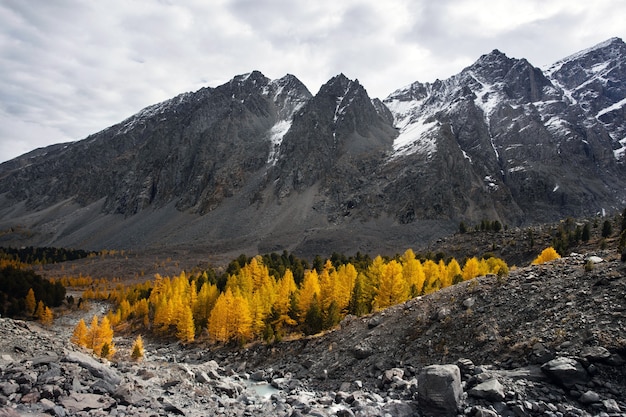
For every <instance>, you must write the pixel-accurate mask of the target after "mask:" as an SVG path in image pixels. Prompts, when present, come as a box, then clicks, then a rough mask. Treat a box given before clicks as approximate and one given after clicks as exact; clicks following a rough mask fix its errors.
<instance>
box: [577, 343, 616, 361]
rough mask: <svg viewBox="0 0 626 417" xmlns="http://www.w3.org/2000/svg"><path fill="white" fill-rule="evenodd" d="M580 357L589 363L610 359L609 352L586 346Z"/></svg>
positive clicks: (602, 348)
mask: <svg viewBox="0 0 626 417" xmlns="http://www.w3.org/2000/svg"><path fill="white" fill-rule="evenodd" d="M580 356H582V357H583V358H585V359H587V360H588V361H589V362H601V361H605V360H607V359H609V358H610V357H611V352H609V351H608V349H606V348H604V347H602V346H588V347H586V348H584V349H583V350H582V352H581V353H580Z"/></svg>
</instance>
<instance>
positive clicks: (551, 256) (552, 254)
mask: <svg viewBox="0 0 626 417" xmlns="http://www.w3.org/2000/svg"><path fill="white" fill-rule="evenodd" d="M560 257H561V255H559V253H558V252H557V251H556V250H555V249H554V248H553V247H552V246H550V247H548V248H545V249H544V250H543V251H541V253H540V254H539V256H537V257H536V258H535V259H534V260H533V262H532V265H538V264H542V263H545V262H549V261H553V260H555V259H559V258H560Z"/></svg>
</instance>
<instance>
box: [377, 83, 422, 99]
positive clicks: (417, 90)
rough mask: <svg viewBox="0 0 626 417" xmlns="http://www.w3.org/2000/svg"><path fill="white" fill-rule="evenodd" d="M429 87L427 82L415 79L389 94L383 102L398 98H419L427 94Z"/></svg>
mask: <svg viewBox="0 0 626 417" xmlns="http://www.w3.org/2000/svg"><path fill="white" fill-rule="evenodd" d="M429 87H430V85H429V84H428V83H426V84H424V83H421V82H419V81H415V82H413V83H411V84H409V85H407V86H404V87H402V88H399V89H397V90H396V91H394V92H393V93H391V94H389V95H388V96H387V98H385V99H384V100H383V102H385V103H387V102H390V101H393V100H399V101H414V100H421V99H423V98H426V97H427V96H428V90H429Z"/></svg>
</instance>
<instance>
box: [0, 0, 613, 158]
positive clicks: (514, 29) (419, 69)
mask: <svg viewBox="0 0 626 417" xmlns="http://www.w3.org/2000/svg"><path fill="white" fill-rule="evenodd" d="M625 22H626V1H623V0H593V1H590V0H549V1H546V0H497V1H494V0H437V1H433V0H315V1H311V0H306V1H300V0H207V1H204V0H190V1H185V0H136V1H135V0H103V1H98V0H28V1H26V0H0V162H1V161H5V160H8V159H11V158H13V157H16V156H18V155H21V154H23V153H25V152H28V151H30V150H33V149H35V148H38V147H41V146H46V145H48V144H52V143H59V142H66V141H73V140H78V139H83V138H84V137H86V136H87V135H89V134H91V133H95V132H97V131H100V130H102V129H104V128H106V127H108V126H110V125H112V124H115V123H117V122H119V121H121V120H123V119H125V118H126V117H128V116H130V115H132V114H134V113H136V112H137V111H139V110H141V109H142V108H144V107H146V106H148V105H150V104H154V103H157V102H159V101H163V100H166V99H168V98H171V97H173V96H175V95H177V94H179V93H182V92H186V91H195V90H198V89H199V88H201V87H205V86H210V87H216V86H218V85H220V84H222V83H224V82H226V81H228V80H230V79H231V78H232V77H233V76H235V75H237V74H243V73H247V72H250V71H252V70H255V69H257V70H260V71H261V72H262V73H263V74H265V76H267V77H269V78H272V79H276V78H280V77H282V76H283V75H285V74H287V73H290V74H294V75H295V76H296V77H298V78H299V79H300V80H301V81H302V82H303V83H304V84H305V85H306V86H307V87H308V88H309V90H310V91H311V92H312V93H313V94H315V93H316V92H317V91H318V90H319V88H320V86H321V85H322V84H323V83H325V82H326V81H328V80H329V79H330V78H331V77H333V76H334V75H337V74H339V73H341V72H343V73H344V74H345V75H346V76H348V77H349V78H351V79H355V78H357V79H359V81H360V82H361V84H362V85H363V86H364V87H365V88H366V89H367V91H368V93H369V94H370V96H371V97H380V98H384V97H386V96H387V95H388V94H389V93H391V92H392V91H394V90H396V89H398V88H400V87H403V86H405V85H407V84H409V83H411V82H413V81H423V82H425V81H431V82H432V81H434V80H435V79H437V78H441V79H444V78H447V77H449V76H451V75H453V74H456V73H458V72H459V71H461V70H462V69H463V68H464V67H466V66H468V65H470V64H471V63H473V62H474V61H475V60H476V59H478V57H479V56H480V55H482V54H485V53H488V52H490V51H491V50H493V49H499V50H501V51H502V52H504V53H505V54H506V55H508V56H509V57H514V58H527V59H528V60H529V61H530V62H531V63H532V64H533V65H535V66H538V67H542V66H544V65H548V64H551V63H553V62H555V61H557V60H559V59H560V58H564V57H566V56H567V55H570V54H572V53H574V52H577V51H579V50H581V49H584V48H588V47H591V46H593V45H595V44H597V43H599V42H602V41H604V40H606V39H608V38H610V37H614V36H617V37H621V38H622V39H626V25H625Z"/></svg>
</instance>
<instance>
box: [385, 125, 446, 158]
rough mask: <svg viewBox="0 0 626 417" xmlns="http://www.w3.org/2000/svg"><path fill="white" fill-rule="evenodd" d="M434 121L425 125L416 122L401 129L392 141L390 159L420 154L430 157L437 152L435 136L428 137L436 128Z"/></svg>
mask: <svg viewBox="0 0 626 417" xmlns="http://www.w3.org/2000/svg"><path fill="white" fill-rule="evenodd" d="M437 126H438V123H437V122H436V121H433V122H429V123H425V122H417V123H412V124H409V125H407V126H405V127H404V128H403V129H401V131H400V134H399V135H398V137H397V138H396V139H395V140H394V141H393V154H392V156H391V158H392V159H393V158H396V157H398V156H405V155H411V154H413V153H417V152H419V153H420V154H423V155H427V156H429V157H430V156H432V154H433V153H435V152H436V151H437V142H436V136H434V135H429V133H431V132H432V131H433V130H434V129H435V128H436V127H437Z"/></svg>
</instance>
